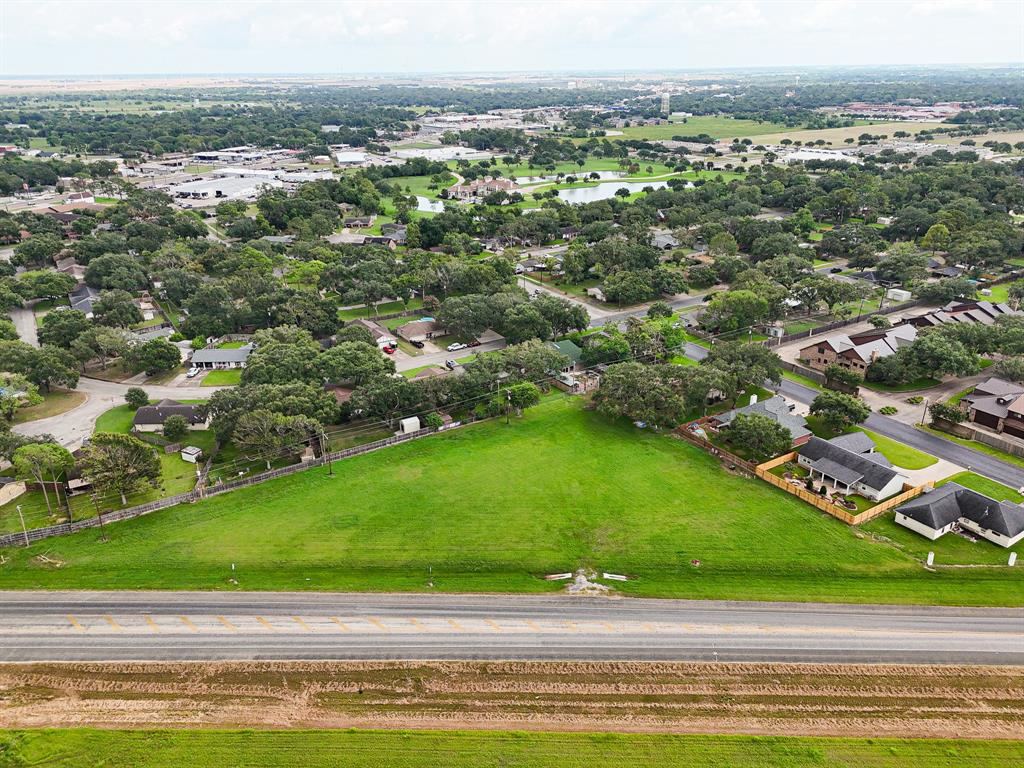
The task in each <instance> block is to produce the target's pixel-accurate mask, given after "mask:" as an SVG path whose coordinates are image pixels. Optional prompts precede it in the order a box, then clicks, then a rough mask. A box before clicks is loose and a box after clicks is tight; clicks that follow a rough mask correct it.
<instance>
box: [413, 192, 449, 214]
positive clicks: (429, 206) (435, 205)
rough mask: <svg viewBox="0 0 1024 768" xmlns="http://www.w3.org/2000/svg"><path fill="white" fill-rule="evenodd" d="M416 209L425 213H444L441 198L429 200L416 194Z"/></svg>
mask: <svg viewBox="0 0 1024 768" xmlns="http://www.w3.org/2000/svg"><path fill="white" fill-rule="evenodd" d="M416 210H417V211H426V212H427V213H444V203H443V202H442V201H441V200H431V199H430V198H429V197H424V196H423V195H416Z"/></svg>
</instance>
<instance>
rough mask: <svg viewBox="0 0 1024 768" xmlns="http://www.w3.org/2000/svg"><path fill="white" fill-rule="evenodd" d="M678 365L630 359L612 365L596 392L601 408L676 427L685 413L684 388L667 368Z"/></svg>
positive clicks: (603, 411)
mask: <svg viewBox="0 0 1024 768" xmlns="http://www.w3.org/2000/svg"><path fill="white" fill-rule="evenodd" d="M676 367H678V366H659V365H644V364H643V363H636V362H627V363H618V364H616V365H611V366H609V367H608V370H607V371H605V374H604V376H602V378H601V388H600V389H599V390H598V391H597V394H596V395H595V400H596V401H597V407H598V410H599V411H601V412H602V413H604V414H607V415H609V416H614V417H622V416H624V417H626V418H628V419H631V420H633V421H642V422H645V423H647V424H650V425H652V426H657V427H662V426H664V427H674V426H675V425H676V424H678V423H679V422H680V421H682V420H683V417H684V415H685V413H686V404H685V402H684V400H683V395H682V389H681V387H680V386H679V385H678V382H677V380H676V379H674V378H673V377H672V376H669V375H668V373H669V372H668V371H667V370H662V369H670V368H676Z"/></svg>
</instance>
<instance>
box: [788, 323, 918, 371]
mask: <svg viewBox="0 0 1024 768" xmlns="http://www.w3.org/2000/svg"><path fill="white" fill-rule="evenodd" d="M916 338H917V328H915V327H914V326H913V325H909V324H906V323H904V324H902V325H897V326H895V327H893V328H885V329H878V330H873V331H865V332H863V333H857V334H854V335H853V336H849V335H847V334H845V333H838V334H836V335H835V336H829V337H828V338H825V339H822V340H821V341H817V342H815V343H814V344H809V345H808V346H806V347H804V348H803V349H801V350H800V359H801V360H803V361H805V362H806V363H807V365H809V366H810V367H811V368H814V369H815V370H818V371H824V370H825V369H826V368H828V366H829V365H831V364H832V363H836V364H838V365H840V366H842V367H843V368H846V369H848V370H851V371H854V372H855V373H859V374H861V375H863V374H864V372H865V371H866V370H867V369H868V367H869V366H870V365H871V364H872V363H873V362H875V360H878V359H879V358H882V357H889V356H890V355H894V354H896V352H897V350H899V349H900V348H901V347H904V346H906V345H908V344H912V343H913V341H914V339H916Z"/></svg>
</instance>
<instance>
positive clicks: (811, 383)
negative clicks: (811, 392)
mask: <svg viewBox="0 0 1024 768" xmlns="http://www.w3.org/2000/svg"><path fill="white" fill-rule="evenodd" d="M782 378H784V379H789V380H790V381H795V382H796V383H797V384H803V385H804V386H805V387H810V388H811V389H821V388H822V387H821V384H819V383H818V382H816V381H815V380H814V379H809V378H807V377H806V376H804V375H803V374H801V373H793V372H792V371H783V372H782Z"/></svg>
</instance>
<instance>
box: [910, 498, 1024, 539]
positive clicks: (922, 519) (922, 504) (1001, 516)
mask: <svg viewBox="0 0 1024 768" xmlns="http://www.w3.org/2000/svg"><path fill="white" fill-rule="evenodd" d="M896 522H897V523H899V524H900V525H902V526H904V527H905V528H909V529H910V530H912V531H914V532H915V533H919V534H921V535H922V536H924V537H925V538H927V539H931V540H932V541H934V540H935V539H937V538H939V537H940V536H944V535H945V534H947V533H949V532H950V531H952V530H955V529H956V528H957V527H959V528H963V529H965V530H968V531H970V532H971V533H974V534H977V535H978V536H981V537H982V538H983V539H988V540H989V541H991V542H992V543H993V544H998V545H999V546H1001V547H1012V546H1013V545H1014V544H1016V543H1018V542H1019V541H1021V539H1024V505H1021V504H1014V503H1013V502H1010V501H996V500H995V499H992V498H989V497H988V496H985V495H984V494H981V493H978V492H977V491H973V490H971V489H970V488H964V487H963V486H962V485H958V484H957V483H946V484H945V485H942V486H939V487H938V488H936V489H934V490H932V491H928V492H926V493H924V494H922V495H921V496H918V497H917V498H915V499H912V500H910V501H908V502H907V503H906V504H903V505H901V506H899V507H896Z"/></svg>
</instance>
